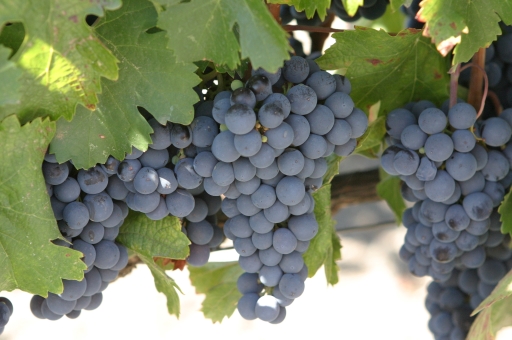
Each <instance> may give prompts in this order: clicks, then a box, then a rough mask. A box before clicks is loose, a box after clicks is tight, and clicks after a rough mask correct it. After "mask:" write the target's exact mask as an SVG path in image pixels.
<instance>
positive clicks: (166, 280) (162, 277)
mask: <svg viewBox="0 0 512 340" xmlns="http://www.w3.org/2000/svg"><path fill="white" fill-rule="evenodd" d="M135 253H136V254H137V256H139V257H140V259H141V260H142V261H144V263H146V265H147V266H148V268H149V270H150V271H151V274H152V275H153V278H154V280H155V287H156V290H157V291H159V292H160V293H162V294H164V295H165V296H166V298H167V311H168V312H169V314H171V315H176V316H179V315H180V298H179V296H178V293H177V292H176V289H178V290H179V291H180V293H181V290H180V287H178V285H177V284H176V282H175V281H174V280H173V279H172V278H171V277H169V276H168V275H167V274H166V273H165V271H164V270H163V269H162V268H160V267H159V266H158V265H157V264H155V262H153V260H152V258H151V257H149V258H148V257H146V256H144V255H142V254H138V253H137V252H135Z"/></svg>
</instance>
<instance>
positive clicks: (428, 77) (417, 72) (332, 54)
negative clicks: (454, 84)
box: [317, 27, 450, 114]
mask: <svg viewBox="0 0 512 340" xmlns="http://www.w3.org/2000/svg"><path fill="white" fill-rule="evenodd" d="M333 37H334V38H335V39H336V43H335V44H334V45H332V46H331V47H330V48H329V49H328V50H327V51H326V52H325V55H323V56H322V57H320V58H319V59H318V60H317V62H318V64H319V65H320V67H321V68H323V69H328V70H334V69H344V70H346V74H345V76H347V77H348V78H349V79H350V82H351V83H352V89H353V91H352V93H351V97H352V99H353V100H354V103H355V104H356V106H357V107H359V108H362V109H363V110H365V111H368V110H369V108H370V107H371V106H372V105H373V104H375V103H377V102H378V101H379V100H380V101H381V107H380V111H381V112H382V113H383V114H385V113H388V112H390V111H391V110H393V109H395V108H397V107H400V106H402V105H404V104H406V103H408V102H410V101H415V100H419V99H426V100H431V101H433V102H435V103H437V104H440V103H441V102H442V101H443V100H445V99H446V98H447V97H448V86H449V81H450V78H449V76H448V73H447V72H448V66H449V65H448V62H447V60H445V59H444V58H443V57H442V56H441V55H439V53H437V51H436V49H435V46H434V45H432V44H431V43H430V41H429V40H428V39H427V38H425V37H422V36H421V31H418V30H413V29H410V30H405V31H402V32H400V33H398V34H397V35H396V36H390V35H389V34H387V33H386V32H384V31H382V30H381V31H375V30H372V29H365V28H362V27H356V29H355V30H353V31H345V32H341V33H335V34H334V35H333Z"/></svg>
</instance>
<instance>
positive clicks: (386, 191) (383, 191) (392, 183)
mask: <svg viewBox="0 0 512 340" xmlns="http://www.w3.org/2000/svg"><path fill="white" fill-rule="evenodd" d="M377 195H379V197H381V198H382V199H384V200H385V201H386V203H387V204H388V205H389V207H390V208H391V211H392V212H393V214H394V215H395V218H396V223H397V224H398V225H400V223H402V214H403V212H404V210H405V208H406V206H405V202H404V199H403V198H402V194H401V193H400V178H398V177H395V176H388V177H386V178H384V179H382V180H381V181H380V182H379V184H377Z"/></svg>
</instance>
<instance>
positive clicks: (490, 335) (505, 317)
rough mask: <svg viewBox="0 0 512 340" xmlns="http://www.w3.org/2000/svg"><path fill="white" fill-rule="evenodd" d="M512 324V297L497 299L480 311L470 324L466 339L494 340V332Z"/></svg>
mask: <svg viewBox="0 0 512 340" xmlns="http://www.w3.org/2000/svg"><path fill="white" fill-rule="evenodd" d="M511 325H512V298H510V297H508V298H506V299H504V300H500V301H497V302H496V303H494V304H493V305H492V306H490V307H489V308H486V309H484V310H483V311H481V312H480V313H479V314H478V316H477V317H476V319H475V320H474V321H473V323H472V325H471V329H470V330H469V334H468V336H467V339H471V340H495V339H496V333H497V332H498V331H499V330H500V329H501V328H503V327H507V326H511Z"/></svg>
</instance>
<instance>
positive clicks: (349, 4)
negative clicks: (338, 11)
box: [342, 0, 364, 17]
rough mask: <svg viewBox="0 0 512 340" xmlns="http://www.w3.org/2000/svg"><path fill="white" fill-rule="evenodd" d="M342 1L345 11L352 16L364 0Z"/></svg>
mask: <svg viewBox="0 0 512 340" xmlns="http://www.w3.org/2000/svg"><path fill="white" fill-rule="evenodd" d="M342 1H343V7H345V11H347V13H348V15H350V16H351V17H353V16H354V15H355V14H356V12H357V9H358V8H359V6H362V5H363V3H364V0H342Z"/></svg>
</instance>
